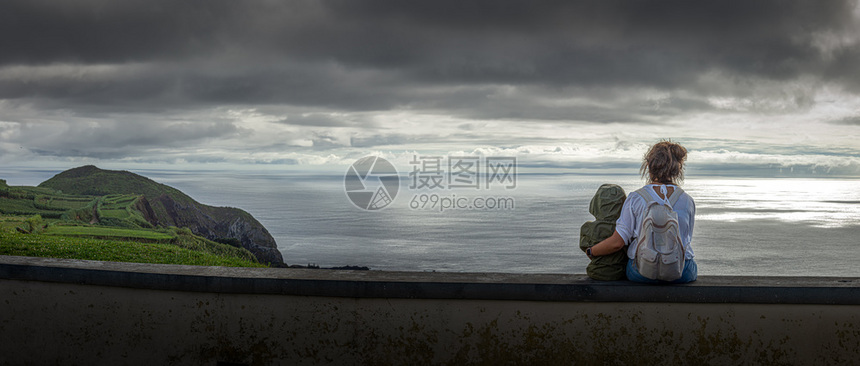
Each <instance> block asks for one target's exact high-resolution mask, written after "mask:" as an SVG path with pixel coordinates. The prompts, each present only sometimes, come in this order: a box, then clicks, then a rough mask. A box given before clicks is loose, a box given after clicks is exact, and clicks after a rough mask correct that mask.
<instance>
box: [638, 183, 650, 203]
mask: <svg viewBox="0 0 860 366" xmlns="http://www.w3.org/2000/svg"><path fill="white" fill-rule="evenodd" d="M647 189H648V187H642V188H639V189H637V190H636V193H638V194H639V196H641V197H642V198H643V199H645V204H646V205H647V204H649V203H651V202H654V197H651V194H650V193H648V191H647Z"/></svg>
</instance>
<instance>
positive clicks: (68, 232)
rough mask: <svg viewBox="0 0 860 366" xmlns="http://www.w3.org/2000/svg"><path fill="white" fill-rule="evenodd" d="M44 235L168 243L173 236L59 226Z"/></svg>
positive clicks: (112, 229)
mask: <svg viewBox="0 0 860 366" xmlns="http://www.w3.org/2000/svg"><path fill="white" fill-rule="evenodd" d="M45 235H62V236H88V237H96V238H104V239H127V240H144V241H162V242H169V241H171V240H173V238H174V236H173V235H170V234H166V233H161V232H158V231H153V230H135V229H124V228H115V227H104V226H61V225H52V226H50V227H49V228H48V229H47V230H46V231H45Z"/></svg>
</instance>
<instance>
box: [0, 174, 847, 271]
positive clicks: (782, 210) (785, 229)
mask: <svg viewBox="0 0 860 366" xmlns="http://www.w3.org/2000/svg"><path fill="white" fill-rule="evenodd" d="M136 172H138V173H140V174H143V175H145V176H148V177H150V178H152V179H154V180H156V181H158V182H161V183H165V184H168V185H171V186H173V187H176V188H178V189H180V190H182V191H184V192H186V193H187V194H189V195H191V196H192V197H194V198H195V199H197V200H198V201H200V202H202V203H206V204H210V205H216V206H235V207H240V208H242V209H245V210H247V211H248V212H250V213H251V214H253V215H254V216H255V217H256V218H257V219H258V220H260V222H262V223H263V224H264V225H265V226H266V228H268V230H269V231H270V232H271V234H272V235H273V236H274V238H275V240H276V241H277V243H278V247H279V249H280V250H281V252H282V253H283V255H284V259H285V261H286V262H288V263H290V264H308V263H313V264H318V265H320V266H341V265H361V266H368V267H371V268H372V269H378V270H402V271H455V272H527V273H585V266H586V265H587V264H588V260H587V258H586V257H585V255H584V254H583V253H582V252H581V251H580V250H579V247H578V240H579V228H580V226H581V225H582V223H583V222H585V221H588V220H592V219H593V218H592V217H591V215H590V214H589V213H588V203H589V201H590V200H591V197H592V195H593V194H594V192H595V191H596V189H597V187H599V186H600V184H602V183H615V184H619V185H621V186H622V187H623V188H624V189H625V190H626V191H627V192H628V193H630V192H632V191H634V190H635V189H637V188H639V187H640V186H641V185H642V182H641V180H640V178H639V177H638V176H584V175H572V174H569V175H566V174H546V175H528V174H520V175H519V176H518V177H517V185H516V188H513V189H503V188H500V187H496V188H494V189H492V190H475V189H445V190H429V191H428V190H425V191H417V190H411V189H409V185H410V182H409V181H408V179H403V181H402V182H401V186H400V191H399V192H398V194H397V196H396V197H395V200H394V201H393V202H392V203H391V204H390V205H389V206H388V207H386V208H385V209H383V210H379V211H364V210H361V209H358V208H356V207H355V206H353V205H352V203H351V202H350V201H349V199H348V198H347V196H346V194H345V193H344V186H343V175H342V174H319V173H308V172H276V173H273V172H264V173H263V172H260V173H249V172H238V173H237V172H224V171H199V172H193V173H190V172H179V171H165V170H139V171H136ZM0 173H6V174H7V175H5V176H4V177H7V178H6V179H7V180H9V181H10V182H9V183H10V184H37V183H38V182H39V181H41V180H44V179H47V178H49V177H50V176H51V175H53V174H54V173H55V172H54V173H51V174H48V175H47V176H45V177H39V179H40V180H38V181H35V182H30V181H26V182H21V181H15V179H11V178H9V174H12V175H14V174H13V172H0ZM33 174H35V175H34V176H38V174H45V173H44V172H43V173H31V175H33ZM30 179H34V178H30ZM683 188H684V189H685V190H686V191H687V192H688V193H689V194H690V195H692V196H693V198H694V199H695V201H696V206H697V216H696V225H695V229H694V234H693V248H694V249H695V251H696V261H697V263H698V264H699V273H700V274H703V275H707V274H712V275H768V276H774V275H779V276H797V275H802V276H854V277H860V266H858V265H857V263H858V260H860V246H858V244H860V240H858V238H860V180H826V179H734V178H697V177H688V178H687V180H686V181H685V183H684V185H683ZM422 194H425V195H427V196H423V197H422V196H421V195H422ZM434 194H435V197H438V198H439V201H438V202H442V200H445V199H451V198H457V199H460V202H462V203H471V202H474V199H475V198H476V197H482V198H502V199H505V200H506V202H513V203H514V208H513V209H501V210H500V209H495V210H492V209H485V210H469V209H461V210H454V209H448V210H440V209H439V204H437V205H436V207H435V208H431V207H430V206H431V205H432V202H431V201H433V200H435V198H434V197H433V196H432V195H434ZM423 198H427V199H428V201H427V202H428V203H427V204H426V205H425V208H424V209H420V208H419V209H413V208H411V207H410V201H412V202H413V203H412V206H416V205H418V206H420V204H421V203H422V199H423ZM464 199H465V200H464ZM413 200H414V201H413Z"/></svg>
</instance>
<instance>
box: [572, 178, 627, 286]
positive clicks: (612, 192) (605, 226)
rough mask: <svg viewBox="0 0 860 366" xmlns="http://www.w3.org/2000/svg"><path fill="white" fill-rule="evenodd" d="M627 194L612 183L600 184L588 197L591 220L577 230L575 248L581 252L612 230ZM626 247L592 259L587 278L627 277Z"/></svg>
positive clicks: (607, 235)
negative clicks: (590, 197) (577, 235)
mask: <svg viewBox="0 0 860 366" xmlns="http://www.w3.org/2000/svg"><path fill="white" fill-rule="evenodd" d="M626 199H627V195H626V194H625V193H624V189H622V188H621V187H620V186H618V185H615V184H604V185H601V186H600V188H598V189H597V193H595V194H594V197H593V198H592V199H591V205H590V206H589V208H588V212H590V213H591V214H592V215H594V218H595V220H594V221H588V222H586V223H584V224H582V228H581V229H580V230H579V248H580V249H582V251H583V252H584V251H585V250H586V249H588V248H590V247H592V246H593V245H594V244H597V243H599V242H601V241H603V240H604V239H606V238H608V237H610V236H612V233H613V232H615V221H616V220H618V217H619V216H621V207H622V206H623V205H624V200H626ZM626 271H627V246H624V248H622V249H621V250H619V251H617V252H615V253H612V254H609V255H603V256H599V257H596V258H594V259H593V260H591V263H589V264H588V268H586V272H587V273H588V277H591V278H593V279H595V280H603V281H614V280H625V279H627V275H626Z"/></svg>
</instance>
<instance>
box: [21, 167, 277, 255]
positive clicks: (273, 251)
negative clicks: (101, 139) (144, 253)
mask: <svg viewBox="0 0 860 366" xmlns="http://www.w3.org/2000/svg"><path fill="white" fill-rule="evenodd" d="M38 188H40V189H51V190H53V191H55V192H57V193H59V194H63V195H72V196H102V197H104V198H103V201H101V202H97V203H96V204H95V205H94V207H96V215H97V216H98V220H117V223H114V225H121V224H122V223H128V222H129V220H131V221H133V222H135V223H136V225H137V226H145V225H144V224H143V222H147V223H149V225H152V227H167V226H176V227H186V228H189V229H190V230H191V231H192V232H193V233H194V234H196V235H200V236H202V237H205V238H207V239H209V240H213V241H217V242H224V243H239V244H240V245H241V246H242V247H243V248H245V249H248V250H249V251H250V252H251V253H253V254H254V255H255V256H256V257H257V259H258V260H259V261H260V262H261V263H268V264H271V265H275V266H282V265H284V261H283V257H282V256H281V253H280V252H279V251H278V250H277V244H276V243H275V240H274V238H272V236H271V234H269V232H268V230H266V228H265V227H263V225H262V224H260V222H259V221H257V220H256V219H254V217H253V216H251V214H249V213H247V212H245V211H243V210H240V209H238V208H232V207H213V206H208V205H204V204H201V203H199V202H197V201H195V200H194V199H192V198H191V197H189V196H188V195H186V194H185V193H182V192H181V191H179V190H178V189H175V188H173V187H170V186H167V185H164V184H161V183H158V182H155V181H153V180H151V179H149V178H146V177H143V176H141V175H138V174H134V173H131V172H127V171H115V170H104V169H99V168H97V167H95V166H92V165H87V166H82V167H78V168H74V169H69V170H67V171H64V172H62V173H60V174H57V175H55V176H54V177H53V178H51V179H48V180H46V181H45V182H42V183H41V184H39V187H38ZM131 197H138V198H134V199H132V198H131ZM130 205H132V206H133V209H128V208H127V207H129V206H130ZM85 211H86V208H81V209H78V210H77V211H76V214H79V215H82V216H86V212H85ZM123 211H125V212H123Z"/></svg>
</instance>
